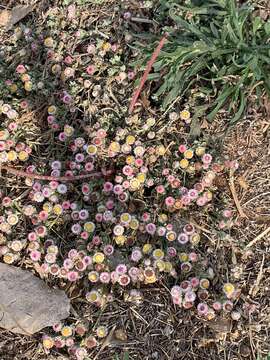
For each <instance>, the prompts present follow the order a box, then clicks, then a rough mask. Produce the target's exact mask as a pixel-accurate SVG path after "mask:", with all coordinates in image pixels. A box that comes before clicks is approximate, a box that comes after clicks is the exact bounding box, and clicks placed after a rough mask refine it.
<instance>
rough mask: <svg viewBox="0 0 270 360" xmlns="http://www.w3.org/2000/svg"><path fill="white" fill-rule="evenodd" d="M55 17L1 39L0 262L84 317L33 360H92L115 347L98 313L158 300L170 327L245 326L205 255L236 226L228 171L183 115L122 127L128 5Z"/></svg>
mask: <svg viewBox="0 0 270 360" xmlns="http://www.w3.org/2000/svg"><path fill="white" fill-rule="evenodd" d="M78 4H79V3H78ZM62 5H63V8H61V7H59V6H53V7H51V8H48V9H46V15H45V18H46V26H43V25H42V24H43V22H42V19H38V20H37V22H36V23H35V24H34V26H33V25H32V26H30V25H28V22H27V21H26V23H25V24H24V23H23V24H20V25H19V26H17V27H15V28H14V29H12V31H11V36H9V37H7V36H4V35H3V39H4V40H3V43H2V45H1V48H0V65H1V69H3V70H2V72H1V83H0V95H1V98H0V121H1V122H0V168H1V174H2V179H1V181H2V183H1V189H0V199H1V203H2V208H1V213H0V260H1V261H2V262H4V263H6V264H12V265H15V266H22V267H24V268H29V269H32V270H33V271H35V273H36V274H37V275H38V276H40V277H41V278H42V279H44V281H46V282H47V283H48V284H50V285H51V286H58V287H61V288H63V289H65V290H66V292H67V293H68V294H69V296H70V297H71V298H72V300H74V303H75V300H78V301H80V302H81V303H82V304H83V305H82V308H83V310H82V311H81V313H80V315H79V314H76V315H75V316H71V317H70V318H68V319H67V321H66V322H64V321H63V322H62V323H58V324H55V325H54V326H53V328H52V329H46V330H45V331H44V332H43V334H42V336H40V338H39V342H41V343H42V350H41V351H42V352H43V354H45V356H49V354H53V353H55V351H57V352H59V353H61V354H68V355H67V356H69V358H72V359H73V358H74V359H78V360H80V359H96V358H97V357H98V356H99V354H100V353H101V352H102V351H103V350H104V348H106V346H108V344H109V343H110V341H111V340H112V337H113V336H114V337H115V338H116V339H117V340H118V341H122V342H125V341H126V340H127V335H126V332H125V331H123V329H121V328H120V329H118V328H117V329H116V325H115V326H114V325H111V323H107V322H105V321H100V317H101V315H102V313H103V311H104V310H105V309H106V308H108V307H111V308H112V309H117V307H118V308H119V306H118V305H119V302H120V301H123V302H125V303H127V304H129V306H130V307H134V306H135V307H136V306H140V304H142V303H143V301H144V293H145V291H149V292H151V291H154V289H155V288H156V287H158V286H164V287H165V288H166V291H167V297H168V298H169V301H170V304H171V306H172V307H174V309H176V310H175V311H179V312H180V311H181V314H190V316H192V317H194V318H198V319H199V320H200V321H201V322H203V323H208V322H212V323H213V322H215V321H216V320H218V319H220V318H226V319H230V321H234V322H236V323H237V322H238V321H239V320H240V318H241V317H242V315H243V313H245V312H246V313H247V314H249V310H247V309H246V310H245V309H244V308H243V309H242V308H241V307H240V305H239V302H240V301H241V300H240V299H241V284H238V282H237V281H236V280H237V279H236V278H234V279H231V278H230V276H229V275H228V274H226V276H224V274H223V275H222V276H221V275H220V274H219V273H218V268H219V266H217V269H216V268H215V266H214V262H213V261H212V260H211V256H210V255H209V254H208V253H207V251H206V250H205V249H207V246H208V245H207V243H208V241H209V239H208V238H207V237H206V235H207V234H209V233H210V235H211V236H212V235H216V236H218V238H219V239H225V241H226V240H227V239H231V238H230V235H231V233H232V232H233V226H234V225H236V226H237V225H238V223H237V221H236V211H235V209H234V208H233V207H232V206H231V204H230V203H229V201H228V199H227V198H226V196H225V195H224V193H223V188H222V186H220V183H222V180H224V179H226V177H227V176H228V175H229V174H231V173H235V172H236V171H237V169H238V166H239V165H238V162H237V161H235V159H234V158H230V157H226V156H223V154H220V153H219V152H218V151H217V149H216V148H215V147H213V145H212V144H211V142H210V141H208V139H207V137H203V136H202V137H200V138H197V140H192V138H191V137H190V136H189V131H190V127H191V123H192V120H193V116H194V114H195V113H196V107H195V106H194V105H193V103H192V102H188V101H187V103H186V105H182V107H181V109H180V110H179V109H178V108H177V107H172V108H171V109H170V110H169V111H168V112H166V113H165V114H160V113H158V112H155V111H148V110H149V109H147V106H145V105H144V106H145V107H146V110H143V109H142V107H141V106H140V105H139V104H136V107H135V111H134V112H133V113H132V114H128V107H129V98H131V95H132V92H133V90H134V80H135V78H136V76H137V74H136V73H135V71H134V69H132V67H131V65H130V63H131V62H130V61H129V59H130V58H134V57H136V54H137V53H136V50H135V49H133V48H132V46H130V43H131V41H132V35H131V34H130V33H129V32H128V30H127V29H129V28H128V27H129V23H128V21H131V20H130V19H131V13H130V9H129V6H128V5H127V6H125V5H123V7H121V8H120V7H119V6H118V5H117V6H116V10H115V13H116V14H118V15H117V16H116V15H115V18H112V19H111V18H110V17H108V16H107V15H106V16H100V17H99V16H98V17H97V18H98V22H96V20H95V18H92V17H91V16H92V15H91V16H89V13H88V9H87V8H86V7H83V6H82V7H78V6H76V5H75V4H69V2H64V3H63V4H62ZM66 5H68V6H66ZM79 5H80V4H79ZM149 8H151V3H150V2H149V3H148V2H146V4H145V5H143V4H142V5H141V7H140V9H142V11H145V12H146V11H148V9H149ZM99 11H100V10H99V8H97V10H96V13H95V10H93V13H94V15H95V14H96V15H97V14H99ZM104 11H105V10H104ZM63 14H64V16H63ZM105 14H106V13H105ZM39 21H41V23H39ZM136 21H137V20H135V22H136ZM92 22H93V23H95V26H96V28H94V27H92V26H91V24H92ZM29 23H30V24H31V21H29ZM104 26H105V30H104ZM117 27H119V29H122V28H123V29H125V30H126V33H125V34H124V35H122V33H121V31H120V30H116V28H117ZM112 28H113V29H114V30H112ZM106 29H107V30H106ZM142 98H143V96H142ZM142 102H143V99H142ZM144 102H145V100H144ZM146 103H147V101H146ZM202 218H203V219H204V220H206V223H208V224H210V225H211V231H207V230H205V228H204V227H203V226H202V225H201V224H200V219H202ZM210 240H211V239H210ZM211 241H212V240H211ZM228 241H229V240H228ZM74 294H75V295H74ZM89 312H90V313H91V314H92V313H94V314H100V315H99V318H98V319H97V321H96V322H93V321H92V320H91V316H90V315H89V314H88V313H89ZM85 314H88V315H87V316H86V315H85ZM181 316H186V315H181ZM101 356H102V355H101ZM101 358H102V357H101ZM116 358H117V357H116ZM125 358H126V357H125Z"/></svg>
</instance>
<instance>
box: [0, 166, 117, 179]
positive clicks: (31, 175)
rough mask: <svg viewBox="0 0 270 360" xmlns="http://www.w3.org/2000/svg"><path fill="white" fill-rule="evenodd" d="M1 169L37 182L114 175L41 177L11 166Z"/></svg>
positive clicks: (93, 174)
mask: <svg viewBox="0 0 270 360" xmlns="http://www.w3.org/2000/svg"><path fill="white" fill-rule="evenodd" d="M1 169H4V170H6V171H7V172H9V173H11V174H14V175H16V176H20V177H25V178H30V179H37V180H47V181H76V180H82V179H89V178H95V179H97V178H101V177H103V176H104V177H106V176H109V175H112V174H113V171H112V170H109V171H106V172H104V173H102V172H95V173H91V174H85V175H77V176H47V175H39V174H33V173H28V172H26V171H23V170H17V169H14V168H12V167H10V166H5V165H2V166H1Z"/></svg>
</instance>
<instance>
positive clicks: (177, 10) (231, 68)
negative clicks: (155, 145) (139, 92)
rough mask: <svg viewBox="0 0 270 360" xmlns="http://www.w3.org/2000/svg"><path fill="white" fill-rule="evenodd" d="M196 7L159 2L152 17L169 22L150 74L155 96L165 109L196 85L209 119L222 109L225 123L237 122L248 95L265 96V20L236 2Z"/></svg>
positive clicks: (269, 60) (269, 82) (212, 1)
mask: <svg viewBox="0 0 270 360" xmlns="http://www.w3.org/2000/svg"><path fill="white" fill-rule="evenodd" d="M195 3H197V4H200V3H201V2H200V1H198V0H196V1H195V0H194V1H193V2H191V3H190V4H189V6H183V5H180V4H177V3H176V2H175V1H164V0H160V4H161V5H160V8H159V10H158V11H157V14H158V15H159V18H160V17H162V18H164V17H165V16H166V17H169V19H170V20H169V21H170V23H169V26H167V27H166V28H164V30H165V31H168V33H169V37H168V41H167V43H166V44H165V46H164V47H163V50H162V51H161V53H160V55H159V58H158V60H157V62H156V63H155V64H154V73H152V74H150V79H162V83H161V85H160V86H159V88H158V90H157V92H156V93H155V96H156V97H157V98H160V97H162V98H163V106H164V108H166V107H168V105H170V104H171V103H172V102H173V101H174V100H175V99H176V98H177V97H178V96H179V95H184V94H186V93H187V91H188V90H189V89H190V88H191V87H193V88H194V87H195V88H197V89H198V91H199V92H200V93H202V94H204V96H206V98H207V99H208V104H207V111H208V120H209V121H212V120H213V119H214V117H215V115H216V114H217V113H218V111H219V110H220V109H221V108H223V107H224V106H227V110H228V112H229V114H230V115H231V116H230V123H236V122H237V121H238V120H239V119H240V118H241V117H242V116H243V114H244V113H245V110H246V108H247V101H248V98H249V95H251V94H253V93H255V94H256V95H257V98H258V99H260V97H261V96H262V94H263V93H264V92H267V93H268V95H269V94H270V79H269V70H270V43H269V40H270V21H269V20H268V22H266V21H263V20H262V19H261V18H260V17H257V16H254V7H253V6H252V5H251V4H246V5H242V6H237V5H236V3H235V0H207V1H203V2H202V3H203V4H202V5H195ZM148 41H149V39H148ZM155 44H156V43H155ZM152 51H153V45H151V46H150V47H147V49H146V59H148V58H149V57H150V55H151V54H152ZM161 74H164V75H161ZM210 99H213V100H212V101H210Z"/></svg>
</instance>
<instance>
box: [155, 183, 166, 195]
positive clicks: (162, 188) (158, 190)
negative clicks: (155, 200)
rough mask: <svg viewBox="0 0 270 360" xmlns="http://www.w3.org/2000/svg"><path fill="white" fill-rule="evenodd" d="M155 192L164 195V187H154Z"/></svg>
mask: <svg viewBox="0 0 270 360" xmlns="http://www.w3.org/2000/svg"><path fill="white" fill-rule="evenodd" d="M156 192H157V193H158V194H164V193H165V188H164V186H163V185H158V186H157V187H156Z"/></svg>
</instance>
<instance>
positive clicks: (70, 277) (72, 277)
mask: <svg viewBox="0 0 270 360" xmlns="http://www.w3.org/2000/svg"><path fill="white" fill-rule="evenodd" d="M67 278H68V280H69V281H77V280H78V278H79V274H78V273H77V271H69V272H68V273H67Z"/></svg>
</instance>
